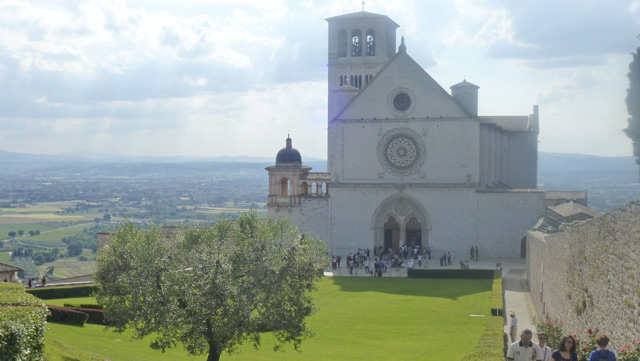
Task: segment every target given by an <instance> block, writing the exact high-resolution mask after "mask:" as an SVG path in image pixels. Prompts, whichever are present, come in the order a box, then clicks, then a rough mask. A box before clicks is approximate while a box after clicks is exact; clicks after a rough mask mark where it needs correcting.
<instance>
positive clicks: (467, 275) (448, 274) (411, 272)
mask: <svg viewBox="0 0 640 361" xmlns="http://www.w3.org/2000/svg"><path fill="white" fill-rule="evenodd" d="M494 272H495V271H493V270H487V269H408V270H407V277H408V278H463V279H479V278H492V277H493V274H494Z"/></svg>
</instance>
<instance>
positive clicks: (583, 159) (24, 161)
mask: <svg viewBox="0 0 640 361" xmlns="http://www.w3.org/2000/svg"><path fill="white" fill-rule="evenodd" d="M274 162H275V157H257V156H235V157H231V156H221V157H211V158H206V157H185V156H175V157H137V156H121V155H113V154H102V153H70V154H63V155H42V154H25V153H14V152H8V151H5V150H0V174H7V173H16V172H18V173H19V172H22V171H28V170H36V169H41V168H47V169H51V168H55V167H69V166H77V165H82V166H84V167H87V166H89V167H90V166H92V165H104V164H110V163H111V164H167V163H172V164H182V163H256V164H259V165H260V166H261V167H262V166H265V167H266V166H269V165H273V164H274ZM303 162H304V164H305V165H308V166H311V167H312V168H313V171H314V172H326V167H327V165H326V164H327V161H326V160H323V159H318V158H304V159H303ZM638 174H639V172H638V166H637V165H636V163H635V159H634V158H633V157H631V156H629V157H602V156H596V155H588V154H565V153H544V152H540V153H539V154H538V176H539V178H545V177H569V178H573V177H579V178H581V179H586V178H589V179H590V178H596V179H602V178H607V179H618V180H620V181H622V182H625V183H634V182H635V183H637V182H638Z"/></svg>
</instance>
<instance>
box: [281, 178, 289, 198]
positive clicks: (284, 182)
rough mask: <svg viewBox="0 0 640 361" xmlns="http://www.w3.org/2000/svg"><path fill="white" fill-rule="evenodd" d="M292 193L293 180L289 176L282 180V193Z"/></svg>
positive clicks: (284, 194) (286, 194)
mask: <svg viewBox="0 0 640 361" xmlns="http://www.w3.org/2000/svg"><path fill="white" fill-rule="evenodd" d="M290 193H291V181H289V180H288V179H287V178H282V180H281V181H280V195H281V196H288V195H289V194H290Z"/></svg>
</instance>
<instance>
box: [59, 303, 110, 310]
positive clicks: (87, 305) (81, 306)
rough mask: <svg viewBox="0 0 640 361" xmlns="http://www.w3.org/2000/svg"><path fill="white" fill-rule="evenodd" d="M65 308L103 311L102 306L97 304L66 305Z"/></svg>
mask: <svg viewBox="0 0 640 361" xmlns="http://www.w3.org/2000/svg"><path fill="white" fill-rule="evenodd" d="M64 307H71V308H91V309H94V310H101V309H102V305H98V304H95V303H65V304H64Z"/></svg>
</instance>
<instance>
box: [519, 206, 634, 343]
mask: <svg viewBox="0 0 640 361" xmlns="http://www.w3.org/2000/svg"><path fill="white" fill-rule="evenodd" d="M527 241H528V242H527V243H528V252H527V253H528V257H527V263H528V264H527V271H528V274H527V275H528V280H529V286H530V290H531V296H532V298H533V301H534V304H535V307H536V309H537V312H538V315H542V314H543V313H544V312H549V315H550V316H551V318H554V319H559V320H561V321H562V322H563V323H564V330H565V332H566V333H571V334H578V336H581V337H585V336H586V330H587V329H589V328H596V327H597V328H600V329H601V330H602V331H603V332H604V333H606V334H608V335H609V336H610V337H611V338H612V344H613V348H612V349H614V350H615V349H619V348H620V347H621V346H622V345H624V344H627V343H630V342H633V341H635V340H638V339H640V200H636V201H634V202H631V203H629V204H627V205H626V206H624V207H621V208H619V209H616V210H614V211H612V212H610V213H607V214H604V215H601V216H598V217H596V218H593V219H591V220H588V221H585V222H582V223H574V224H572V225H571V226H569V227H568V228H567V229H566V230H564V231H562V232H559V233H556V234H552V235H548V234H545V233H541V232H529V234H528V236H527Z"/></svg>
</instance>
